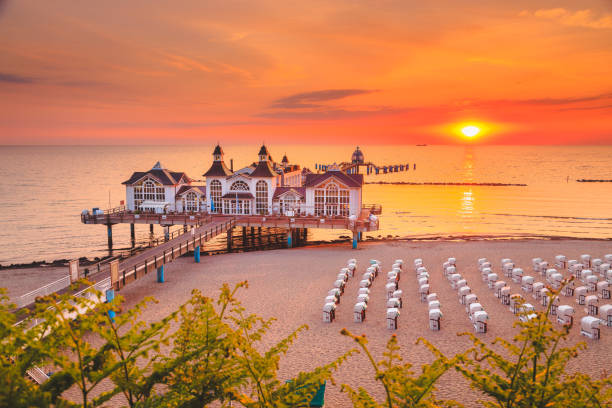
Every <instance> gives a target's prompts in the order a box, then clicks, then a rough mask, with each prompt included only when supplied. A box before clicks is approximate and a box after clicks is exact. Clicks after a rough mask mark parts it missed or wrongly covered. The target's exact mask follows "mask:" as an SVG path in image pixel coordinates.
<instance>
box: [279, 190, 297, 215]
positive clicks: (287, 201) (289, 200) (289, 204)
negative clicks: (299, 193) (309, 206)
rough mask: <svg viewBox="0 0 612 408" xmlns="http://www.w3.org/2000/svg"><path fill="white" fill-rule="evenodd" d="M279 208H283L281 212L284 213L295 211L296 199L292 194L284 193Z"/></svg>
mask: <svg viewBox="0 0 612 408" xmlns="http://www.w3.org/2000/svg"><path fill="white" fill-rule="evenodd" d="M281 208H282V210H283V214H286V213H287V211H295V209H296V200H295V196H293V195H290V194H288V195H286V196H285V198H283V200H282V201H281Z"/></svg>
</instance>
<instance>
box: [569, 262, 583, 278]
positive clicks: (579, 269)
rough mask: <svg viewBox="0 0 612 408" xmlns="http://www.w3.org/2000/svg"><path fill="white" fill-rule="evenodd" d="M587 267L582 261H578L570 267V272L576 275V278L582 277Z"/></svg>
mask: <svg viewBox="0 0 612 408" xmlns="http://www.w3.org/2000/svg"><path fill="white" fill-rule="evenodd" d="M584 269H586V268H585V267H584V265H582V264H581V263H576V264H574V265H572V266H570V268H569V272H570V273H571V274H572V275H574V276H575V277H576V278H578V279H580V278H581V277H582V271H583V270H584Z"/></svg>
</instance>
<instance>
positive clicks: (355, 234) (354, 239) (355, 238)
mask: <svg viewBox="0 0 612 408" xmlns="http://www.w3.org/2000/svg"><path fill="white" fill-rule="evenodd" d="M353 249H357V232H353Z"/></svg>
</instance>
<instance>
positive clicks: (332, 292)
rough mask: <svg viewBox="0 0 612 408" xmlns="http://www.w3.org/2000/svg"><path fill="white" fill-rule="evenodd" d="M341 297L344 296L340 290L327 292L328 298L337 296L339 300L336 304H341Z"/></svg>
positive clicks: (334, 289) (335, 289)
mask: <svg viewBox="0 0 612 408" xmlns="http://www.w3.org/2000/svg"><path fill="white" fill-rule="evenodd" d="M340 295H342V292H340V289H338V288H333V289H331V290H330V291H329V292H327V296H335V297H336V298H337V299H336V303H340Z"/></svg>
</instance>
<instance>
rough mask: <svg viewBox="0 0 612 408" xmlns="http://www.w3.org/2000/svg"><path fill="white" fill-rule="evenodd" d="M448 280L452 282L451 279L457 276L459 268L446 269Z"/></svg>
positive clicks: (450, 267)
mask: <svg viewBox="0 0 612 408" xmlns="http://www.w3.org/2000/svg"><path fill="white" fill-rule="evenodd" d="M445 275H446V279H449V280H450V277H451V276H453V275H457V268H455V267H454V266H449V267H448V268H446V273H445Z"/></svg>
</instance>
